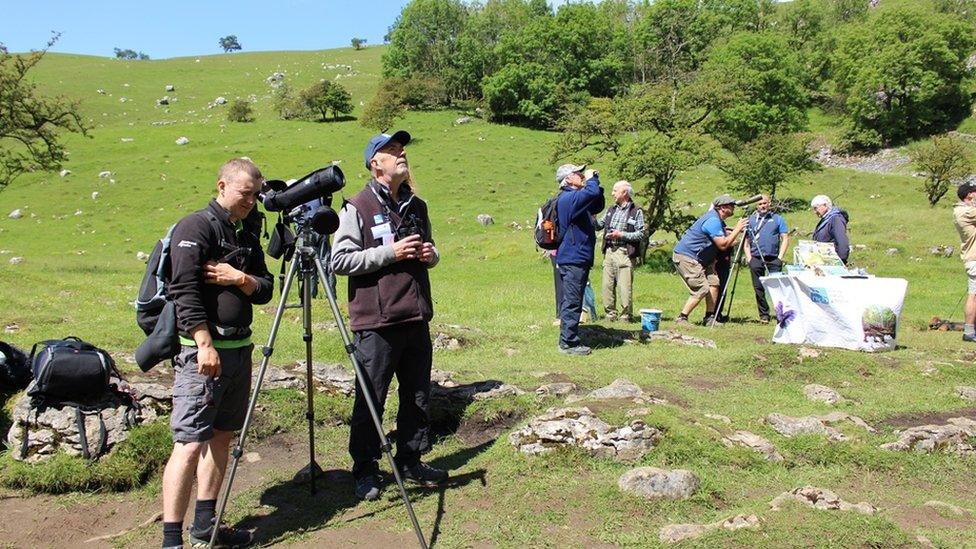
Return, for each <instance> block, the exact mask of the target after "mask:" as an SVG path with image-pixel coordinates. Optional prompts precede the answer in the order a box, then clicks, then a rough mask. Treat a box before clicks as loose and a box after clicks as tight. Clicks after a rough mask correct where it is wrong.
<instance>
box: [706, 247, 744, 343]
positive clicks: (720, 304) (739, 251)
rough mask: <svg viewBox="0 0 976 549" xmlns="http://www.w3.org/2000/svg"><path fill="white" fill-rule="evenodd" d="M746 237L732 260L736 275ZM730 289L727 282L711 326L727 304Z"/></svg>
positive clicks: (716, 306) (711, 325) (710, 325)
mask: <svg viewBox="0 0 976 549" xmlns="http://www.w3.org/2000/svg"><path fill="white" fill-rule="evenodd" d="M745 245H746V239H745V238H743V239H742V240H740V241H739V249H738V250H736V251H735V259H733V260H732V263H733V265H735V266H736V267H735V269H737V270H736V275H738V265H739V258H740V257H742V249H743V248H745ZM728 291H729V285H728V284H726V285H725V288H722V295H721V296H719V298H718V303H717V304H716V305H715V314H714V315H713V316H712V321H711V322H710V323H709V325H708V326H709V327H713V326H715V321H716V320H717V319H718V315H719V313H720V312H721V311H722V306H723V305H724V304H725V294H726V293H728Z"/></svg>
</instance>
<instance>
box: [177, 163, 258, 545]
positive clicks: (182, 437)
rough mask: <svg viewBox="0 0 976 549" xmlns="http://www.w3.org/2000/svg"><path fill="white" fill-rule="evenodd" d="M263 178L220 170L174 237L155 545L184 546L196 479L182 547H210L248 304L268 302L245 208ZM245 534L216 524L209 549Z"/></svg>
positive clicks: (242, 391) (243, 406)
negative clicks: (210, 192)
mask: <svg viewBox="0 0 976 549" xmlns="http://www.w3.org/2000/svg"><path fill="white" fill-rule="evenodd" d="M263 182H264V178H263V177H262V176H261V171H260V170H258V168H257V166H255V165H254V163H252V162H251V161H250V160H248V159H246V158H234V159H232V160H230V161H228V162H227V163H225V164H224V165H223V166H221V168H220V172H219V174H218V177H217V197H216V198H215V199H213V200H211V201H210V204H209V205H208V206H207V207H206V208H205V209H203V210H200V211H198V212H194V213H192V214H190V215H188V216H186V217H184V218H183V219H182V220H180V222H179V223H177V224H176V227H175V228H174V229H173V236H172V244H171V246H172V248H171V251H170V260H171V262H172V263H171V272H172V274H171V279H170V280H171V281H170V285H169V287H168V294H169V296H170V299H172V300H173V301H174V302H175V305H176V324H177V329H178V330H179V334H180V343H181V348H180V352H179V354H178V355H176V357H175V358H174V359H173V364H174V369H175V371H176V378H175V379H174V381H173V413H172V415H171V417H170V427H171V429H172V432H173V451H172V453H171V454H170V457H169V461H168V462H167V464H166V469H165V471H164V472H163V547H182V546H183V517H184V515H185V514H186V508H187V506H188V505H189V499H190V488H191V486H192V484H193V478H194V476H195V477H196V479H197V502H196V510H195V513H194V519H193V525H192V526H191V527H190V542H191V543H192V544H194V545H198V544H209V543H210V537H211V534H212V532H213V530H212V529H213V528H214V524H213V522H214V515H215V511H216V503H217V495H218V492H219V490H220V486H221V484H222V483H223V478H224V472H225V470H226V468H227V457H228V452H229V449H230V443H231V439H232V438H233V436H234V432H235V431H237V430H239V429H241V428H242V427H243V426H244V418H245V415H246V413H247V404H248V395H249V393H250V391H251V351H252V350H253V349H254V345H252V344H251V327H250V326H251V319H252V315H253V313H252V305H261V304H264V303H267V302H268V301H270V300H271V294H272V289H273V285H274V283H273V280H272V277H271V273H269V272H268V268H267V266H266V264H265V261H264V252H263V251H262V249H261V241H260V232H261V217H260V214H259V213H258V212H257V210H255V209H254V204H255V202H256V201H257V196H258V193H259V192H260V191H261V185H262V184H263ZM250 542H251V533H250V532H248V531H247V530H238V529H235V528H231V527H229V526H226V525H219V527H218V532H217V543H218V544H219V545H221V546H233V547H242V546H244V545H247V544H249V543H250Z"/></svg>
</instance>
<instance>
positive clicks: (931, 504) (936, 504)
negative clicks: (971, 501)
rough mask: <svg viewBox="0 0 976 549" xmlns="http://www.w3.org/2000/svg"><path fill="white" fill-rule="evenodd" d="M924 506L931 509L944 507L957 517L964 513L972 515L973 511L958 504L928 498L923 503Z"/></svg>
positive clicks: (962, 515) (964, 514)
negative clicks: (928, 499)
mask: <svg viewBox="0 0 976 549" xmlns="http://www.w3.org/2000/svg"><path fill="white" fill-rule="evenodd" d="M922 505H924V506H925V507H931V508H933V509H944V510H946V511H948V512H950V513H952V514H953V515H956V516H957V517H964V516H966V515H972V514H973V512H972V511H970V510H969V509H964V508H962V507H959V506H958V505H953V504H951V503H946V502H944V501H937V500H930V501H926V502H925V503H923V504H922Z"/></svg>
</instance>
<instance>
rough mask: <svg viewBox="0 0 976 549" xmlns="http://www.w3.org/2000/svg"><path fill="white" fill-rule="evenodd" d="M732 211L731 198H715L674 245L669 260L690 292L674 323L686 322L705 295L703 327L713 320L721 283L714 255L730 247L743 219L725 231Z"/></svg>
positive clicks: (743, 221) (733, 205)
mask: <svg viewBox="0 0 976 549" xmlns="http://www.w3.org/2000/svg"><path fill="white" fill-rule="evenodd" d="M734 213H735V199H733V198H732V197H731V196H729V195H727V194H723V195H721V196H719V197H717V198H716V199H715V200H713V201H712V208H711V209H709V210H708V211H707V212H705V215H703V216H701V217H699V218H698V219H697V220H696V221H695V222H694V223H693V224H692V225H691V227H688V230H687V231H685V233H684V234H683V235H681V239H680V240H678V244H677V245H676V246H675V247H674V252H673V253H672V254H671V261H672V262H673V263H674V267H675V269H676V270H677V271H678V275H679V276H681V279H682V280H684V282H685V286H687V287H688V291H689V292H690V293H691V295H690V296H689V297H688V301H686V302H685V305H684V307H682V308H681V313H680V314H679V315H678V317H677V318H676V319H675V322H677V323H678V324H688V315H689V314H691V312H692V311H693V310H694V309H695V307H697V306H698V303H699V302H701V300H702V298H705V319H704V320H703V323H704V324H705V325H706V326H707V325H709V324H711V323H712V322H713V320H714V316H715V307H716V304H717V302H718V291H719V286H720V284H721V283H720V281H719V278H718V274H716V272H715V258H716V256H717V255H718V252H719V250H729V249H730V248H732V246H733V245H734V244H735V239H736V238H738V236H739V233H741V232H742V230H743V229H744V228H745V226H746V222H747V220H746V219H745V218H742V219H740V220H739V222H738V223H736V224H735V228H734V229H732V232H730V233H728V234H726V233H725V220H726V219H728V218H729V217H732V214H734Z"/></svg>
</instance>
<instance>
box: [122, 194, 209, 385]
mask: <svg viewBox="0 0 976 549" xmlns="http://www.w3.org/2000/svg"><path fill="white" fill-rule="evenodd" d="M206 215H207V219H208V220H209V221H210V225H211V227H212V228H213V230H214V234H216V235H220V234H221V233H220V231H221V229H220V222H219V221H218V220H217V217H216V216H214V215H213V214H212V213H210V212H209V211H208V212H206ZM175 228H176V225H172V226H171V227H170V228H169V230H167V231H166V235H165V236H163V238H161V239H159V241H157V242H156V246H155V247H154V248H153V251H152V253H151V254H149V260H148V261H146V272H145V273H143V275H142V283H141V284H140V285H139V295H138V296H137V297H136V299H135V307H136V323H137V324H138V325H139V327H140V328H142V331H143V332H145V334H146V336H147V338H146V339H145V340H144V341H143V342H142V344H140V345H139V347H138V348H137V349H136V352H135V357H136V363H137V364H138V365H139V368H140V369H142V371H143V372H147V371H149V369H150V368H152V367H153V366H155V365H156V364H159V363H160V362H162V361H164V360H170V359H172V358H173V357H174V356H176V354H177V353H178V352H179V351H180V341H179V333H178V332H177V329H176V306H175V305H174V304H173V302H171V301H169V298H168V296H167V292H166V290H167V287H168V286H169V282H170V276H171V274H172V271H171V260H170V251H171V244H172V239H173V230H174V229H175Z"/></svg>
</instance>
